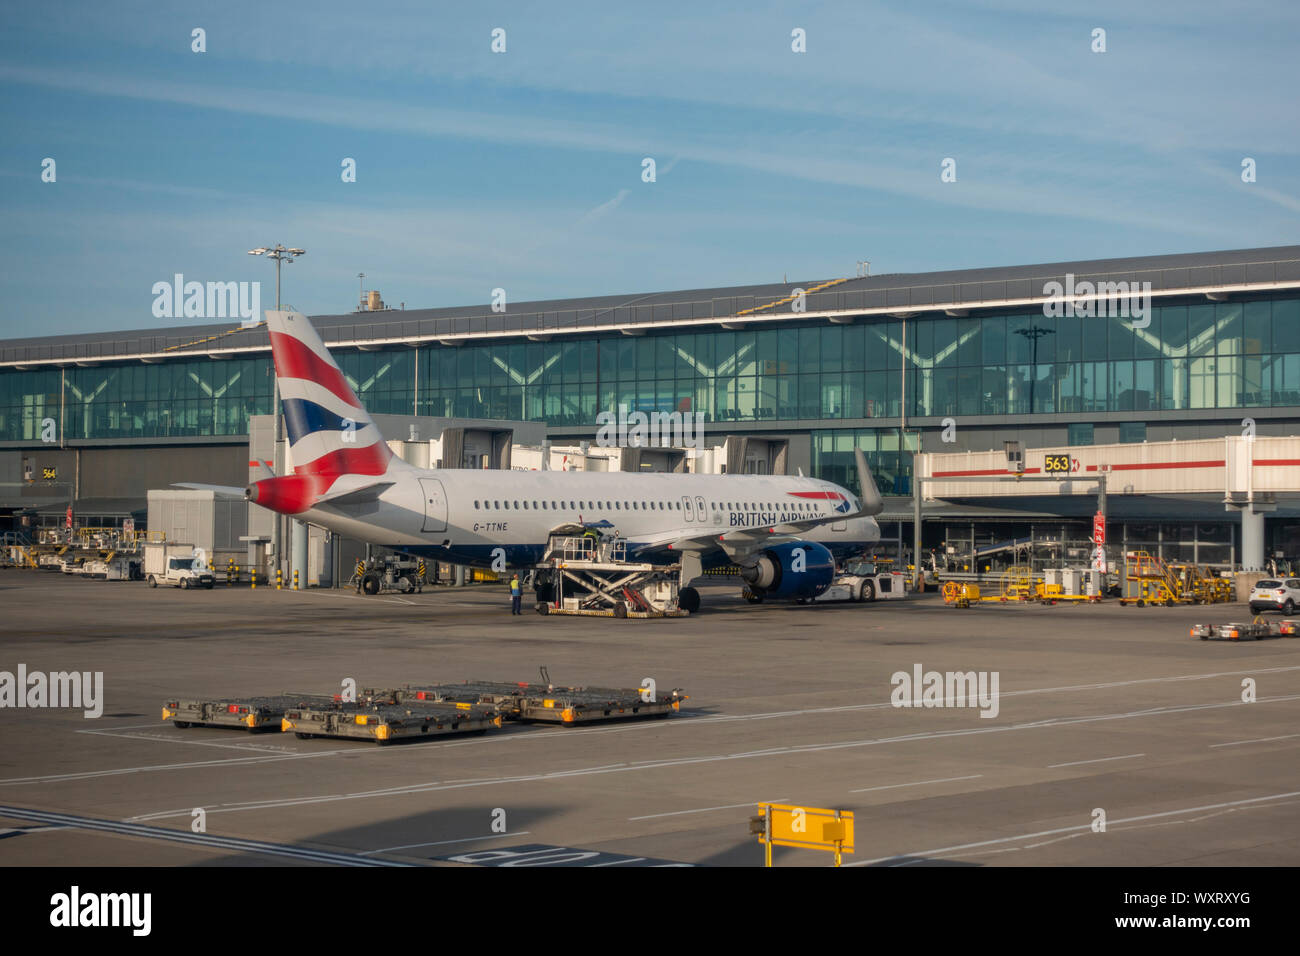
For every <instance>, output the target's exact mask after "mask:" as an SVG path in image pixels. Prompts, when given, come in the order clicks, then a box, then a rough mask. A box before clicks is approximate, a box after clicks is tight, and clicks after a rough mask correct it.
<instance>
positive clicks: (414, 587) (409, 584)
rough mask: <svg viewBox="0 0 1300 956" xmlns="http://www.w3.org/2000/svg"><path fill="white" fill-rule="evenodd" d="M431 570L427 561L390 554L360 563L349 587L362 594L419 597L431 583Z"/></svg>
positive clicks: (353, 573) (354, 571)
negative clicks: (429, 578)
mask: <svg viewBox="0 0 1300 956" xmlns="http://www.w3.org/2000/svg"><path fill="white" fill-rule="evenodd" d="M427 571H428V567H427V565H426V564H425V563H424V559H423V558H411V557H408V556H407V555H404V554H396V553H387V554H381V555H376V556H375V557H372V558H370V560H368V561H358V562H357V566H356V568H354V569H353V572H352V578H351V580H349V581H348V584H350V585H352V586H353V587H355V588H356V589H357V591H358V592H359V593H362V594H384V593H387V592H396V593H398V594H410V593H412V592H414V593H416V594H419V593H420V592H422V591H423V590H424V585H425V584H426V583H428V577H427Z"/></svg>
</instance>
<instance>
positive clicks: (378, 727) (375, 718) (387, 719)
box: [280, 698, 502, 745]
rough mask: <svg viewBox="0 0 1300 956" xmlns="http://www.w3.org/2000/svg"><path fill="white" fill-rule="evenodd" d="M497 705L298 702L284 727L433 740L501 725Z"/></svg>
mask: <svg viewBox="0 0 1300 956" xmlns="http://www.w3.org/2000/svg"><path fill="white" fill-rule="evenodd" d="M501 722H502V721H501V715H500V714H499V713H497V711H496V710H495V709H494V708H491V707H488V706H483V705H480V704H477V703H471V702H468V701H465V702H452V701H447V702H436V701H430V700H414V699H410V700H403V701H398V702H394V701H393V700H390V699H383V698H376V699H375V700H373V701H358V702H355V703H344V702H339V701H332V702H330V703H329V704H327V705H319V704H312V705H309V706H305V707H294V708H292V709H290V710H288V711H286V712H285V714H284V717H283V718H282V719H281V722H280V729H281V730H282V731H284V732H286V733H288V732H290V731H292V732H293V733H294V734H296V735H297V736H299V737H302V738H308V737H338V738H343V739H348V740H371V741H374V742H375V743H377V744H381V745H382V744H387V743H393V742H396V741H399V740H427V739H429V738H431V737H446V736H450V735H453V734H467V733H483V732H485V731H488V730H493V729H495V728H498V727H500V726H501Z"/></svg>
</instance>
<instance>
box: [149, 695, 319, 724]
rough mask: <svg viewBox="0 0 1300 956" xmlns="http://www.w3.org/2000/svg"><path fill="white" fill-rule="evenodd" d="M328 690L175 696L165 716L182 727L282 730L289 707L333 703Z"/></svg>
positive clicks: (163, 709) (164, 713)
mask: <svg viewBox="0 0 1300 956" xmlns="http://www.w3.org/2000/svg"><path fill="white" fill-rule="evenodd" d="M333 700H334V699H333V698H332V697H330V696H329V695H328V694H279V695H275V696H271V697H211V698H201V699H185V698H180V697H176V698H172V699H171V700H168V701H166V702H165V703H164V704H163V708H162V719H163V720H170V721H171V722H172V723H173V724H175V725H176V726H177V727H180V728H182V729H183V728H186V727H231V728H235V729H238V730H249V731H254V732H256V731H270V730H274V731H279V730H280V729H281V721H282V720H283V718H284V715H285V713H286V712H287V711H290V710H293V709H295V708H300V707H308V706H312V705H319V706H323V707H324V706H329V705H330V704H332V703H333Z"/></svg>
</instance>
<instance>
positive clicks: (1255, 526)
mask: <svg viewBox="0 0 1300 956" xmlns="http://www.w3.org/2000/svg"><path fill="white" fill-rule="evenodd" d="M1241 567H1242V569H1243V570H1246V571H1262V570H1263V569H1264V515H1263V514H1262V513H1261V512H1258V511H1256V510H1255V509H1254V508H1251V507H1246V508H1242V509H1241Z"/></svg>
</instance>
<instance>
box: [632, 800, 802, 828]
mask: <svg viewBox="0 0 1300 956" xmlns="http://www.w3.org/2000/svg"><path fill="white" fill-rule="evenodd" d="M788 799H790V798H789V797H773V798H772V799H771V800H768V801H767V802H768V803H781V802H783V801H785V800H788ZM758 804H759V801H757V800H750V801H749V802H748V803H729V804H727V805H726V806H725V807H700V808H699V809H698V810H674V811H672V812H671V813H651V814H649V815H647V816H644V817H628V818H627V819H628V822H629V823H631V822H632V821H634V820H656V819H658V818H659V817H680V816H685V815H686V814H688V813H709V812H710V811H713V810H735V809H737V808H739V807H757V806H758Z"/></svg>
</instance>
